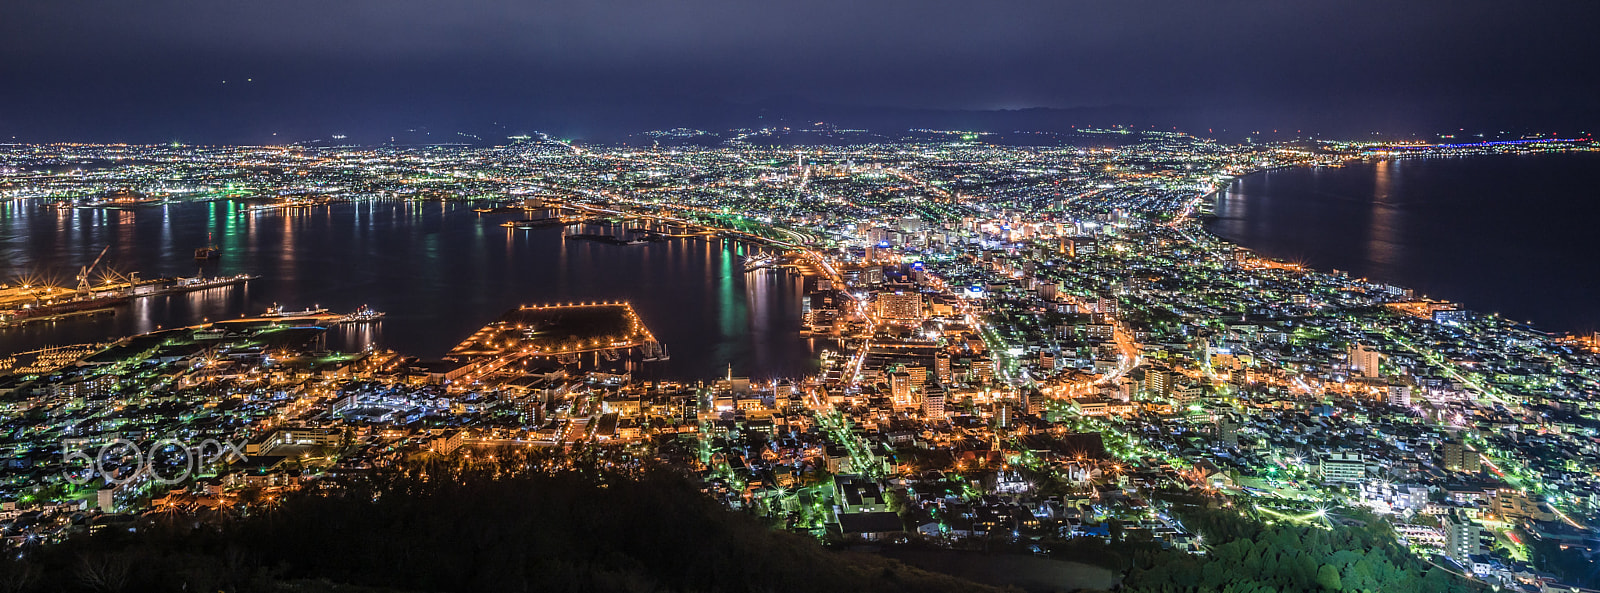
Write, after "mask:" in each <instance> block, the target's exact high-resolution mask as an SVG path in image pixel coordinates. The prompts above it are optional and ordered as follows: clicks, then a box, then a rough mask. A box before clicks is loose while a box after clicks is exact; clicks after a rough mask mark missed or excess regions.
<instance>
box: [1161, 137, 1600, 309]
mask: <svg viewBox="0 0 1600 593" xmlns="http://www.w3.org/2000/svg"><path fill="white" fill-rule="evenodd" d="M1597 152H1600V151H1597V150H1594V149H1592V148H1569V149H1566V150H1523V151H1516V152H1498V153H1475V154H1460V155H1458V154H1399V155H1387V156H1381V157H1373V156H1370V155H1368V156H1353V157H1351V158H1348V159H1346V160H1344V161H1343V162H1342V163H1341V164H1340V165H1339V166H1338V167H1334V168H1333V169H1335V170H1337V171H1344V170H1345V169H1346V167H1348V166H1352V165H1356V166H1359V165H1366V164H1370V165H1374V166H1376V165H1377V164H1378V163H1381V162H1394V161H1461V160H1466V159H1477V158H1490V157H1505V158H1510V157H1542V156H1550V155H1577V154H1588V153H1597ZM1326 168H1328V167H1324V166H1322V165H1295V166H1280V167H1269V168H1262V169H1257V170H1253V171H1250V172H1248V173H1244V174H1242V175H1237V176H1233V177H1228V178H1226V179H1225V180H1223V181H1221V182H1220V184H1219V186H1218V187H1217V188H1216V189H1214V190H1212V191H1210V192H1208V193H1206V194H1204V195H1202V196H1201V197H1199V198H1198V199H1197V201H1196V204H1197V206H1196V207H1195V208H1194V212H1193V213H1191V214H1189V215H1188V216H1187V217H1186V218H1188V219H1191V220H1193V221H1194V225H1195V227H1197V228H1198V229H1199V231H1200V232H1203V233H1205V234H1206V235H1208V236H1209V238H1210V239H1212V240H1215V241H1219V242H1222V243H1226V244H1229V245H1233V246H1235V247H1236V248H1239V249H1243V250H1245V251H1248V252H1249V253H1251V254H1253V255H1255V256H1257V257H1260V258H1262V259H1269V260H1274V261H1288V260H1286V259H1285V257H1284V256H1282V255H1272V254H1268V253H1264V252H1263V247H1262V245H1261V242H1262V241H1250V240H1248V239H1247V238H1239V239H1235V238H1231V237H1228V236H1225V235H1223V234H1222V233H1221V232H1219V231H1218V230H1217V229H1216V228H1214V225H1216V224H1217V223H1218V222H1219V221H1222V220H1227V219H1225V218H1223V217H1220V216H1218V215H1217V212H1216V211H1217V208H1218V206H1219V201H1220V200H1222V199H1223V198H1225V197H1226V196H1227V195H1228V193H1229V191H1230V188H1232V187H1234V186H1235V185H1236V184H1241V183H1247V182H1250V181H1252V180H1256V179H1258V178H1259V177H1260V176H1262V175H1265V174H1268V173H1273V172H1279V171H1293V172H1301V171H1305V172H1315V171H1318V170H1320V169H1326ZM1293 197H1294V198H1295V199H1300V198H1301V197H1302V196H1293ZM1256 216H1263V215H1261V214H1259V213H1257V214H1256ZM1234 220H1248V219H1245V218H1234ZM1462 232H1466V231H1462ZM1247 243H1248V244H1247ZM1295 259H1299V258H1295ZM1305 260H1306V261H1297V262H1295V263H1297V264H1299V265H1303V266H1304V267H1305V268H1306V270H1307V271H1314V272H1317V273H1321V274H1328V275H1332V274H1334V273H1336V272H1338V273H1344V274H1349V275H1350V276H1352V277H1350V278H1349V280H1350V281H1352V282H1356V281H1365V283H1369V284H1378V285H1384V286H1392V287H1396V288H1400V289H1404V290H1407V291H1410V292H1412V293H1414V294H1417V295H1422V294H1424V291H1423V290H1420V289H1417V288H1416V285H1417V283H1418V281H1419V279H1418V278H1414V277H1393V274H1392V273H1391V274H1387V275H1386V274H1385V273H1384V272H1383V271H1381V270H1365V271H1362V270H1355V269H1348V270H1347V269H1343V268H1342V267H1333V266H1330V265H1327V263H1326V262H1325V261H1316V260H1315V258H1314V256H1306V257H1305ZM1366 263H1367V264H1369V265H1373V266H1376V265H1378V264H1377V263H1376V262H1372V261H1368V262H1366ZM1486 284H1487V281H1482V280H1478V281H1474V282H1471V283H1459V284H1457V285H1455V286H1451V287H1449V291H1450V292H1453V293H1455V292H1472V291H1474V290H1481V287H1482V286H1484V285H1486ZM1437 291H1438V289H1434V290H1431V291H1427V292H1437ZM1479 296H1480V298H1479V299H1474V298H1472V297H1471V296H1467V297H1464V298H1449V299H1442V298H1434V299H1432V300H1435V301H1440V302H1448V303H1451V304H1454V305H1456V306H1458V307H1459V308H1461V309H1462V310H1465V311H1470V312H1471V313H1473V314H1477V315H1484V316H1493V317H1497V318H1500V319H1505V320H1507V321H1509V322H1511V323H1515V324H1517V325H1520V326H1524V327H1527V328H1529V329H1532V330H1535V331H1538V332H1540V333H1544V334H1548V335H1553V336H1559V335H1569V336H1588V335H1590V334H1591V333H1600V327H1594V328H1586V327H1577V326H1576V325H1578V324H1560V323H1549V322H1545V321H1535V320H1527V319H1520V320H1519V319H1514V318H1511V317H1507V316H1505V315H1502V314H1501V313H1500V312H1488V308H1487V307H1485V306H1483V304H1482V303H1481V302H1476V301H1479V300H1481V296H1482V295H1479ZM1421 298H1423V297H1422V296H1418V299H1421Z"/></svg>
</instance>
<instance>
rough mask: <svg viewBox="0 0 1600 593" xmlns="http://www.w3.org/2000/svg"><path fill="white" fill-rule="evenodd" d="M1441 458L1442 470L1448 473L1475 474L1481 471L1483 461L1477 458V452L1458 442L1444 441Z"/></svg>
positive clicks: (1452, 440)
mask: <svg viewBox="0 0 1600 593" xmlns="http://www.w3.org/2000/svg"><path fill="white" fill-rule="evenodd" d="M1442 456H1443V457H1444V459H1443V462H1444V468H1445V469H1447V470H1450V471H1454V472H1467V473H1469V474H1475V473H1478V471H1480V470H1482V469H1483V461H1482V459H1481V458H1479V457H1478V452H1477V451H1475V450H1473V449H1472V447H1469V446H1467V444H1466V443H1463V442H1461V441H1459V440H1455V439H1451V440H1449V441H1445V443H1444V451H1443V455H1442Z"/></svg>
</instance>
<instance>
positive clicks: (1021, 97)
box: [0, 0, 1600, 143]
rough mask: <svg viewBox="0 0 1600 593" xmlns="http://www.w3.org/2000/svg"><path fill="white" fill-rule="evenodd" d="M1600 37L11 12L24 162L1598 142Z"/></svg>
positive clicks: (1233, 20)
mask: <svg viewBox="0 0 1600 593" xmlns="http://www.w3.org/2000/svg"><path fill="white" fill-rule="evenodd" d="M1597 22H1600V3H1597V2H1593V1H1591V0H1581V1H1572V2H1567V1H1554V0H1551V1H1544V0H1541V1H1537V2H1505V1H1499V2H1479V1H1475V0H1405V1H1371V2H1345V1H1324V2H1304V1H1299V0H1271V1H1266V0H1263V1H1230V0H1219V1H1214V2H1213V1H1199V2H1196V1H1182V2H1178V1H1171V2H1151V1H1117V2H1112V1H1106V2H1081V1H1074V0H1047V1H1034V0H981V1H979V0H964V1H957V2H952V1H945V0H914V1H899V0H894V1H873V0H809V1H806V2H790V1H760V0H738V1H733V0H726V1H725V0H651V1H641V0H588V1H579V2H538V1H513V0H250V1H239V0H208V1H192V2H177V1H171V0H109V1H108V0H5V1H4V2H0V141H5V140H8V139H10V138H12V137H15V138H16V139H17V140H18V141H52V140H92V141H102V140H121V141H133V142H163V141H169V140H181V141H186V142H200V143H205V142H287V141H294V140H306V139H313V138H327V137H329V136H330V135H332V134H348V135H350V137H351V138H352V140H361V141H367V142H376V141H379V140H388V137H390V136H394V135H396V134H400V135H405V134H407V133H408V132H407V130H419V132H410V133H411V134H412V135H415V134H419V133H426V134H428V139H429V140H432V141H446V140H449V139H451V138H450V137H452V136H457V134H456V133H457V132H466V133H474V134H479V135H480V136H496V135H497V136H499V138H503V136H504V135H508V134H513V133H522V132H527V131H531V130H536V129H537V130H547V131H552V132H556V133H558V134H563V135H568V136H577V137H592V138H596V139H598V138H602V137H605V136H607V135H614V134H618V133H625V132H632V131H639V130H643V129H650V128H658V127H674V126H678V125H684V126H690V127H708V128H717V127H719V126H720V127H724V128H725V127H732V126H740V125H761V124H762V123H763V122H772V121H787V120H785V119H784V118H808V117H818V116H829V117H834V118H837V119H840V120H842V121H841V122H840V123H844V124H853V125H866V126H871V125H872V124H874V123H880V124H882V125H890V124H892V125H903V124H906V123H907V122H911V123H916V122H917V121H923V120H925V121H926V123H927V125H929V126H938V125H944V124H947V123H949V122H952V121H953V122H957V123H959V122H960V121H962V119H961V118H962V115H961V114H963V113H967V112H971V111H975V110H1006V109H1026V108H1052V109H1059V110H1063V111H1060V112H1054V111H1052V112H1047V113H1048V114H1050V115H1051V116H1050V117H1046V118H1034V119H1031V120H1027V121H1029V122H1034V123H1037V122H1044V123H1043V124H1041V125H1058V124H1059V125H1060V126H1067V125H1101V126H1103V125H1110V124H1113V123H1131V124H1139V125H1159V126H1162V127H1168V126H1173V125H1176V126H1180V127H1182V128H1184V129H1186V130H1189V131H1196V132H1200V133H1202V134H1203V133H1205V132H1206V131H1207V129H1219V130H1220V129H1221V128H1230V129H1232V130H1236V131H1238V130H1246V129H1249V128H1260V129H1270V128H1281V129H1283V130H1285V131H1290V130H1291V129H1296V128H1301V129H1305V130H1307V131H1313V130H1314V131H1318V132H1322V133H1325V134H1335V135H1352V134H1355V133H1358V132H1363V131H1370V130H1383V131H1387V132H1428V131H1440V130H1444V129H1454V128H1456V127H1466V128H1469V129H1478V130H1484V129H1489V130H1491V131H1492V129H1493V128H1494V127H1497V126H1498V127H1513V128H1523V129H1527V128H1531V129H1537V130H1541V131H1552V132H1553V131H1560V132H1566V133H1578V132H1583V131H1593V129H1592V127H1600V122H1597V119H1600V109H1597V108H1596V107H1597V105H1600V101H1597V100H1596V97H1597V96H1600V94H1597V92H1600V82H1597V81H1600V60H1597V58H1600V42H1597V41H1596V39H1597V38H1600V35H1597V34H1596V33H1595V24H1596V23H1597ZM890 115H892V116H893V117H889V116H890ZM1034 115H1038V112H1034ZM757 116H760V117H762V118H763V119H756V118H757ZM983 121H985V122H988V123H985V124H984V125H986V126H989V127H993V126H996V125H1005V124H1004V123H1003V121H1002V123H994V121H995V120H993V119H989V120H983ZM1018 121H1022V120H1018ZM1019 125H1020V124H1019ZM991 131H1003V130H991ZM274 134H277V135H274ZM462 138H465V137H462ZM499 138H491V139H495V140H498V139H499Z"/></svg>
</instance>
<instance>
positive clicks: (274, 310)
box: [261, 303, 328, 318]
mask: <svg viewBox="0 0 1600 593" xmlns="http://www.w3.org/2000/svg"><path fill="white" fill-rule="evenodd" d="M327 313H328V309H327V308H326V307H318V306H316V305H312V306H311V308H310V309H306V310H304V311H284V310H283V305H279V304H277V303H273V304H272V306H271V307H268V308H267V312H265V313H262V314H261V316H262V317H275V318H276V317H310V316H313V315H326V314H327Z"/></svg>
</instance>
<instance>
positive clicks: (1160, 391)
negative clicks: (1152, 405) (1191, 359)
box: [1144, 369, 1172, 397]
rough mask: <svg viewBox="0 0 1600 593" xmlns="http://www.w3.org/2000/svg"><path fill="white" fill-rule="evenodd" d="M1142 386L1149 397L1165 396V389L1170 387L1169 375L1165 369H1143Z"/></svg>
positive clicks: (1170, 378) (1170, 377) (1170, 379)
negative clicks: (1143, 385)
mask: <svg viewBox="0 0 1600 593" xmlns="http://www.w3.org/2000/svg"><path fill="white" fill-rule="evenodd" d="M1144 384H1145V389H1146V390H1147V391H1149V393H1150V395H1152V396H1155V397H1162V396H1165V395H1166V394H1167V388H1168V387H1169V386H1171V385H1172V376H1171V373H1168V372H1167V371H1166V370H1165V369H1145V370H1144Z"/></svg>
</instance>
